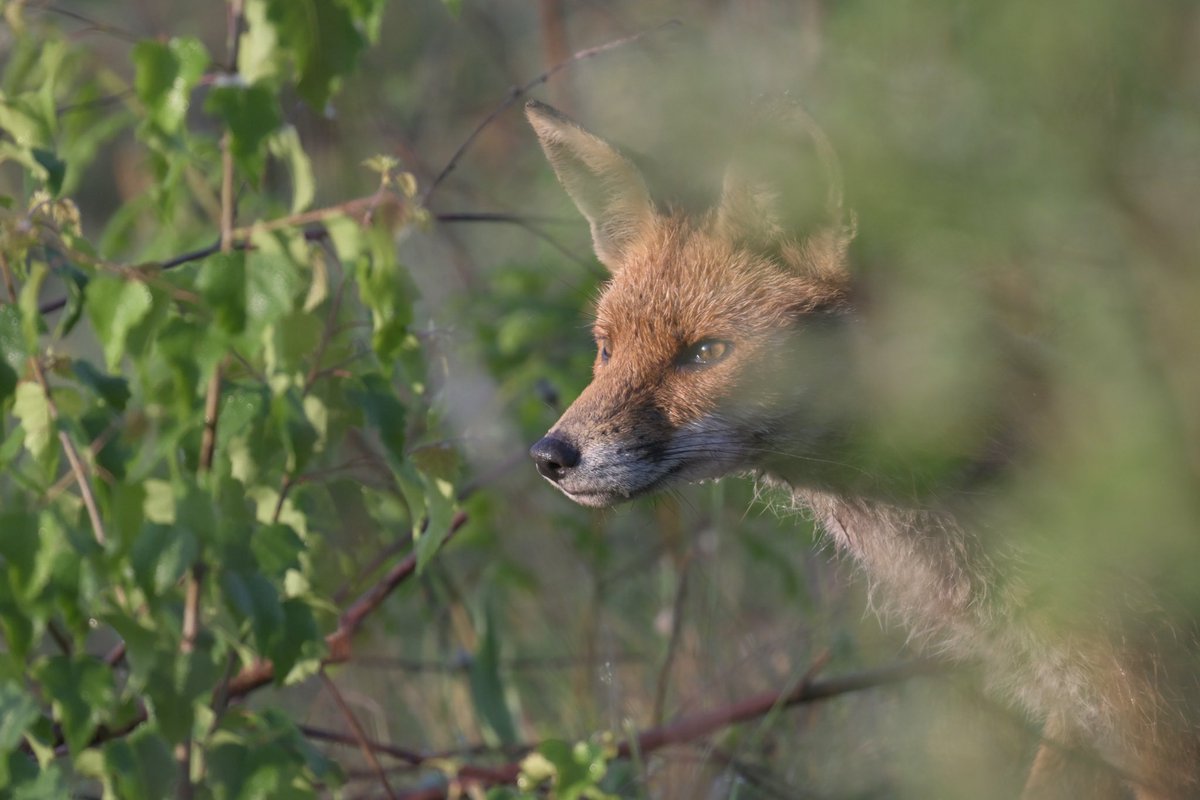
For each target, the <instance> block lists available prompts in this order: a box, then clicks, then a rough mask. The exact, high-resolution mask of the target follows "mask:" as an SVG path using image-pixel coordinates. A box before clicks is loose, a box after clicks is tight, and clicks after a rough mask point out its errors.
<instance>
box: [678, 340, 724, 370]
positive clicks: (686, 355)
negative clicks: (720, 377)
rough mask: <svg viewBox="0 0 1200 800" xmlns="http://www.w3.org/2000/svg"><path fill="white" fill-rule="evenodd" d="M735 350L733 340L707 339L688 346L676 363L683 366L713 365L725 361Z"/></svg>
mask: <svg viewBox="0 0 1200 800" xmlns="http://www.w3.org/2000/svg"><path fill="white" fill-rule="evenodd" d="M732 351H733V342H727V341H725V340H724V339H705V340H703V341H701V342H697V343H696V344H694V345H692V346H691V347H688V348H686V349H685V350H684V351H683V352H682V353H680V355H679V359H678V361H677V362H676V363H678V364H679V366H681V367H711V366H712V365H713V364H716V363H717V362H718V361H723V360H724V359H725V358H726V357H727V356H728V355H729V354H730V353H731V352H732Z"/></svg>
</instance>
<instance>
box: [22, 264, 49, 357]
mask: <svg viewBox="0 0 1200 800" xmlns="http://www.w3.org/2000/svg"><path fill="white" fill-rule="evenodd" d="M49 274H50V268H49V267H48V266H46V263H45V262H44V261H34V262H33V263H32V264H31V265H30V268H29V277H28V278H27V279H26V281H25V283H24V284H22V286H21V291H20V292H19V297H18V298H17V307H18V308H19V309H20V314H21V332H22V333H23V334H24V336H25V346H26V347H27V348H28V350H29V352H31V353H32V352H35V351H37V349H38V338H39V337H40V336H41V333H42V330H44V328H45V325H44V324H43V322H42V314H41V311H39V310H38V304H39V303H40V300H41V295H42V284H43V283H44V282H45V280H46V276H47V275H49Z"/></svg>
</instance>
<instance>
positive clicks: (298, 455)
mask: <svg viewBox="0 0 1200 800" xmlns="http://www.w3.org/2000/svg"><path fill="white" fill-rule="evenodd" d="M271 413H272V416H273V417H274V419H275V424H276V426H277V430H278V433H279V437H280V439H281V440H282V441H283V450H284V453H285V454H286V455H287V462H286V469H287V471H288V473H289V474H291V475H298V474H299V473H301V472H303V471H304V468H305V467H306V466H308V462H309V459H311V458H312V455H313V451H314V449H315V447H316V444H317V440H318V438H319V434H318V433H317V429H316V428H314V427H313V424H312V422H310V421H309V419H308V416H307V415H306V414H305V413H304V406H303V404H302V403H301V401H300V394H299V392H297V391H296V390H294V389H293V390H290V391H288V392H287V393H286V394H284V395H280V396H278V397H276V398H274V400H273V401H272V403H271Z"/></svg>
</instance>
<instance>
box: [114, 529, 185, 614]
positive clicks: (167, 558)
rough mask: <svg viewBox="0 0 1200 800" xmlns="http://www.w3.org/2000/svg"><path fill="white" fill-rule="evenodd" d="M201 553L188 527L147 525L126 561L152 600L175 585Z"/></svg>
mask: <svg viewBox="0 0 1200 800" xmlns="http://www.w3.org/2000/svg"><path fill="white" fill-rule="evenodd" d="M199 554H200V543H199V542H198V541H197V540H196V535H195V534H194V533H193V532H192V531H191V529H189V528H180V529H176V528H175V527H174V526H169V525H161V524H155V523H148V524H146V525H144V526H142V532H141V535H139V536H138V538H137V540H136V541H134V543H133V548H132V550H131V551H130V554H129V558H130V562H131V563H132V565H133V573H134V577H135V579H136V580H137V582H138V584H139V585H141V587H142V589H143V591H145V592H146V593H147V594H148V595H150V596H151V597H158V596H160V595H161V594H163V593H164V592H166V591H167V590H169V589H170V588H171V587H173V586H174V585H175V582H176V581H178V580H179V579H180V578H181V577H182V576H183V573H184V572H185V571H186V570H187V569H188V567H190V566H191V565H192V564H193V563H194V562H195V560H196V558H197V557H198V556H199Z"/></svg>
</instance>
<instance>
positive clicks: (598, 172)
mask: <svg viewBox="0 0 1200 800" xmlns="http://www.w3.org/2000/svg"><path fill="white" fill-rule="evenodd" d="M525 115H526V116H527V117H528V118H529V122H530V124H532V125H533V130H534V132H535V133H536V134H537V137H538V141H539V142H541V145H542V150H543V151H544V152H545V153H546V157H547V158H548V159H549V160H550V166H552V167H553V168H554V172H555V173H556V174H557V175H558V180H559V182H561V183H562V185H563V188H565V189H566V190H567V194H568V195H570V196H571V199H572V200H574V201H575V205H576V207H577V208H578V209H579V211H580V213H582V214H583V216H584V218H586V219H587V221H588V224H589V225H591V228H592V245H593V247H594V248H595V250H596V257H597V258H599V259H600V262H601V263H602V264H604V266H606V267H608V269H609V271H610V272H616V271H617V270H618V269H620V267H621V265H622V264H623V263H624V260H625V256H626V254H627V253H628V249H629V245H630V244H631V243H632V242H633V241H634V240H636V239H637V238H638V237H639V236H641V235H642V234H643V233H645V232H646V231H647V230H648V229H649V227H650V226H651V225H652V224H653V222H654V202H653V201H652V200H651V198H650V191H649V190H648V189H647V188H646V182H645V180H644V179H643V178H642V174H641V172H639V171H638V168H637V167H636V166H634V164H633V162H632V161H630V160H629V159H628V158H626V157H625V156H623V155H621V154H620V153H619V152H617V150H616V148H614V147H613V146H612V145H610V144H609V143H608V142H606V141H604V140H603V139H601V138H600V137H598V136H596V135H594V134H592V133H590V132H588V131H586V130H584V129H583V128H581V127H580V126H579V125H577V124H576V123H575V122H574V121H573V120H571V119H569V118H568V117H566V116H565V115H563V114H561V113H559V112H558V111H556V110H555V109H553V108H551V107H550V106H548V105H546V104H545V103H539V102H538V101H536V100H531V101H529V103H528V104H527V105H526V106H525Z"/></svg>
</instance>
